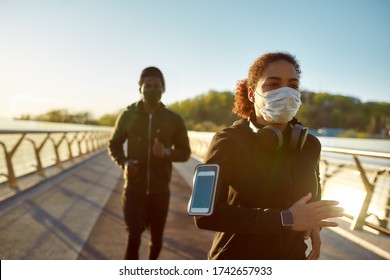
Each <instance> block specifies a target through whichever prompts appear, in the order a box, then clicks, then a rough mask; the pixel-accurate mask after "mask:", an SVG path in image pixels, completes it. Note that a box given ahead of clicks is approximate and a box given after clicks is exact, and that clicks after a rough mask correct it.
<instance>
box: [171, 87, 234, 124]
mask: <svg viewBox="0 0 390 280" xmlns="http://www.w3.org/2000/svg"><path fill="white" fill-rule="evenodd" d="M233 102H234V94H233V93H232V92H227V91H224V92H217V91H214V90H211V91H209V92H208V93H207V94H203V95H200V96H197V97H195V98H193V99H187V100H184V101H180V102H176V103H173V104H171V105H169V106H168V107H169V108H170V109H171V110H172V111H175V112H177V113H178V114H179V115H181V116H182V117H183V119H184V122H185V123H186V126H187V128H188V129H189V130H196V131H218V130H220V129H221V128H223V127H226V126H228V125H231V124H232V123H233V122H234V121H235V120H236V119H237V116H236V115H235V114H233V112H232V107H233Z"/></svg>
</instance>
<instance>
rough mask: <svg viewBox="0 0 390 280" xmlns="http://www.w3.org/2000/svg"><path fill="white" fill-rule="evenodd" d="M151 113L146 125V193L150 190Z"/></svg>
mask: <svg viewBox="0 0 390 280" xmlns="http://www.w3.org/2000/svg"><path fill="white" fill-rule="evenodd" d="M152 116H153V115H152V114H149V127H148V165H147V166H148V167H147V170H146V194H149V191H150V156H151V138H152Z"/></svg>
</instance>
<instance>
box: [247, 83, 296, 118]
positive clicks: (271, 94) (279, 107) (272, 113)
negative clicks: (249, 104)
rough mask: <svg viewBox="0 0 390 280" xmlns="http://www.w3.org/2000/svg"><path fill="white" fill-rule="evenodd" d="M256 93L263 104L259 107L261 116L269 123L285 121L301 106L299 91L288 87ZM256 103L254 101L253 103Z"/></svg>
mask: <svg viewBox="0 0 390 280" xmlns="http://www.w3.org/2000/svg"><path fill="white" fill-rule="evenodd" d="M256 94H258V95H259V96H261V98H263V102H264V106H263V107H262V108H260V107H259V106H257V105H256V107H257V108H258V109H259V110H260V113H261V114H262V116H263V118H264V119H265V120H266V121H267V122H270V123H287V122H289V121H291V120H292V118H293V117H294V116H295V115H296V114H297V112H298V110H299V107H300V106H301V104H302V102H301V93H300V92H299V91H297V90H295V89H293V88H290V87H281V88H278V89H275V90H271V91H267V92H264V93H263V94H260V93H258V92H257V91H256ZM255 104H256V103H255Z"/></svg>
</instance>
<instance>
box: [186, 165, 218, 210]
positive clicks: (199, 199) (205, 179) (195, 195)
mask: <svg viewBox="0 0 390 280" xmlns="http://www.w3.org/2000/svg"><path fill="white" fill-rule="evenodd" d="M217 173H218V166H217V165H215V164H213V165H211V164H210V165H202V166H198V167H197V169H196V171H195V175H194V188H193V191H192V196H191V200H190V204H189V210H188V212H189V214H192V215H210V214H211V213H212V210H213V204H214V203H213V202H214V201H213V199H214V193H215V187H216V182H217V175H218V174H217Z"/></svg>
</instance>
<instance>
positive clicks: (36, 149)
mask: <svg viewBox="0 0 390 280" xmlns="http://www.w3.org/2000/svg"><path fill="white" fill-rule="evenodd" d="M49 138H50V133H48V134H47V136H46V138H45V139H44V140H43V141H42V143H41V145H40V146H39V147H37V146H36V144H35V142H34V140H32V139H30V138H27V139H26V140H28V141H30V142H31V144H32V145H33V148H34V153H35V159H36V160H37V172H38V174H39V175H40V176H42V177H45V176H46V174H45V170H44V169H43V166H42V161H41V156H40V152H41V150H42V148H43V146H44V145H45V143H46V142H47V140H48V139H49Z"/></svg>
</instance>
